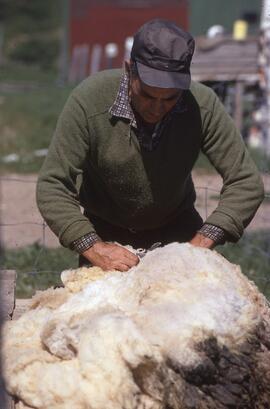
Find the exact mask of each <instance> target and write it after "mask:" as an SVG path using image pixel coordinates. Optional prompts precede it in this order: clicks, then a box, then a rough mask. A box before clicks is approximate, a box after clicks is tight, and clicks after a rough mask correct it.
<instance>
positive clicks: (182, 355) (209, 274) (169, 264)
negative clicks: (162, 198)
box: [3, 243, 268, 409]
mask: <svg viewBox="0 0 270 409" xmlns="http://www.w3.org/2000/svg"><path fill="white" fill-rule="evenodd" d="M62 281H63V283H64V285H65V288H63V289H56V290H53V289H50V290H47V291H44V292H40V293H38V294H37V295H36V296H35V297H34V299H33V303H32V308H31V309H30V310H29V311H28V312H26V313H25V314H24V315H23V316H22V317H21V318H20V319H18V320H17V321H13V322H10V323H7V324H6V326H5V330H4V354H3V355H4V367H5V370H4V372H5V374H4V375H5V380H6V385H7V389H8V391H9V392H10V393H11V394H13V395H16V396H17V397H18V398H19V399H20V400H21V401H22V402H23V403H24V405H26V407H28V406H29V407H31V408H38V409H71V408H72V409H137V408H141V409H143V408H145V409H150V408H151V409H161V408H167V407H170V408H180V409H181V408H189V407H190V408H193V407H194V408H195V407H198V408H199V407H200V408H202V407H204V406H196V405H195V406H194V405H193V406H192V405H191V404H190V406H187V404H186V402H187V396H186V394H187V391H188V385H191V384H192V382H193V381H192V373H191V372H190V371H189V369H190V368H193V370H194V368H195V369H196V368H200V365H201V367H203V368H205V361H207V359H208V361H210V358H207V353H206V349H205V350H204V349H203V347H202V346H203V345H206V343H207V342H210V341H211V342H212V345H214V347H213V348H214V349H215V350H219V351H224V350H226V351H238V350H239V348H241V345H244V344H245V342H246V340H247V339H248V338H249V335H250V334H252V333H253V332H254V331H255V329H256V327H257V326H258V325H259V323H260V320H261V317H262V314H263V311H268V307H267V302H266V300H265V299H264V297H263V296H262V295H261V294H260V293H259V292H258V290H257V289H256V287H255V286H254V285H253V284H252V283H251V282H250V281H248V279H247V278H245V277H244V276H243V275H242V273H241V271H240V268H239V267H238V266H235V265H232V264H231V263H229V262H228V261H227V260H226V259H224V258H223V257H222V256H220V255H219V254H218V253H216V252H215V251H210V250H207V249H202V248H197V247H194V246H191V245H190V244H178V243H172V244H169V245H167V246H165V247H163V248H158V249H156V250H153V251H151V252H148V253H147V254H146V256H145V257H144V258H142V259H141V261H140V263H139V264H138V265H137V266H136V267H134V268H132V269H130V270H129V271H128V272H127V273H126V272H125V273H120V272H117V271H111V272H103V271H102V270H101V269H99V268H97V267H92V268H82V269H78V270H69V271H64V272H63V273H62ZM209 340H210V341H209ZM200 346H201V347H200ZM213 348H212V350H213ZM231 353H233V352H231ZM206 358H207V359H206ZM211 359H212V358H211ZM213 359H214V358H213ZM208 366H209V365H208ZM210 367H211V365H210ZM210 369H211V368H210ZM210 369H209V371H210ZM209 373H210V375H211V371H210V372H209ZM176 374H177V379H176ZM194 374H195V375H196V374H197V375H198V373H196V370H195V372H194ZM197 375H196V376H197ZM210 375H209V376H210ZM201 376H204V375H203V374H202V375H201ZM197 378H198V376H197ZM196 382H197V384H196ZM196 382H195V381H194V385H193V386H192V388H193V389H192V390H193V392H192V396H193V398H194V396H197V395H198V393H201V395H198V396H202V394H203V390H201V391H200V390H199V389H198V385H199V381H198V380H197V381H196ZM172 388H177V394H178V398H177V399H178V400H177V402H176V401H175V399H174V398H173V393H172ZM194 388H196V391H197V392H196V391H195V389H194ZM198 391H199V392H198ZM195 392H196V393H197V395H196V394H195ZM193 398H192V397H190V399H189V401H192V399H193ZM207 399H208V398H207ZM209 399H210V398H209ZM211 399H214V397H213V396H212V398H211ZM209 402H210V400H209ZM210 403H211V402H210ZM210 403H209V406H205V407H212V406H211V405H210ZM213 407H214V406H213ZM215 407H217V408H218V407H227V406H218V404H216V406H215ZM228 407H234V406H228ZM237 407H238V406H237ZM239 407H240V406H239ZM246 407H249V406H246ZM254 407H255V406H254Z"/></svg>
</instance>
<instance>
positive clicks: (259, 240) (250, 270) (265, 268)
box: [217, 230, 270, 300]
mask: <svg viewBox="0 0 270 409" xmlns="http://www.w3.org/2000/svg"><path fill="white" fill-rule="evenodd" d="M217 250H218V251H219V252H220V253H221V254H222V255H224V257H226V258H227V259H228V260H229V261H230V262H232V263H234V264H239V265H240V266H241V268H242V272H243V273H244V274H245V275H246V276H247V277H248V278H249V279H251V280H252V281H254V282H255V283H256V285H257V286H258V288H259V289H260V291H261V292H262V293H263V294H264V295H265V296H266V297H267V298H268V299H269V300H270V231H269V230H268V231H259V232H255V233H246V234H245V235H244V236H243V238H242V239H241V240H240V241H239V242H238V243H237V244H232V243H227V244H225V245H224V246H220V247H218V248H217Z"/></svg>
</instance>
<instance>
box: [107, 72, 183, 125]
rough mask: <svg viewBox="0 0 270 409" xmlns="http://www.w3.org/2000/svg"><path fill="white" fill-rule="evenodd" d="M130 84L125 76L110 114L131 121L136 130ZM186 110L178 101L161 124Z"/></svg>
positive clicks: (124, 75) (180, 101) (181, 102)
mask: <svg viewBox="0 0 270 409" xmlns="http://www.w3.org/2000/svg"><path fill="white" fill-rule="evenodd" d="M128 83H129V79H128V75H127V74H123V75H122V77H121V80H120V85H119V89H118V94H117V96H116V99H115V101H114V103H113V105H112V106H111V107H110V109H109V112H110V114H111V115H113V116H116V117H119V118H125V119H129V120H130V124H131V125H132V126H133V127H134V128H138V127H137V122H136V118H135V115H134V113H133V110H132V108H131V106H130V103H129V97H128V85H129V84H128ZM185 110H186V108H185V106H184V104H183V100H182V98H181V99H179V100H178V101H177V103H176V104H175V106H174V107H173V109H172V110H171V111H170V112H169V113H168V114H167V115H166V117H165V118H164V119H163V120H162V121H161V122H164V121H165V120H166V122H167V120H168V119H170V118H171V116H172V114H174V113H176V112H183V111H185Z"/></svg>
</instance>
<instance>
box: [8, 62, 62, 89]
mask: <svg viewBox="0 0 270 409" xmlns="http://www.w3.org/2000/svg"><path fill="white" fill-rule="evenodd" d="M57 75H58V73H57V71H56V70H54V69H46V70H45V69H42V68H40V67H39V66H37V65H33V64H22V63H18V62H16V63H14V62H9V63H8V64H4V65H2V66H1V70H0V83H1V82H7V83H12V84H16V83H18V84H21V83H36V84H43V85H46V84H52V83H53V82H55V81H56V80H57Z"/></svg>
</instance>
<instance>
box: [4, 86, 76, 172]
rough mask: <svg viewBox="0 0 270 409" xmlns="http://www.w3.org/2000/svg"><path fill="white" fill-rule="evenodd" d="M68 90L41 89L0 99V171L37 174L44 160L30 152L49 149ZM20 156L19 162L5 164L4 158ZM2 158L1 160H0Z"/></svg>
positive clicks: (56, 88) (68, 88)
mask: <svg viewBox="0 0 270 409" xmlns="http://www.w3.org/2000/svg"><path fill="white" fill-rule="evenodd" d="M70 91H71V88H70V87H66V88H59V87H54V86H50V87H46V88H45V87H44V88H39V89H37V90H34V91H28V92H26V93H23V94H22V93H18V94H6V95H3V94H2V95H1V96H0V108H1V117H0V135H1V137H0V152H1V154H0V155H1V156H0V170H1V171H2V172H18V173H32V172H38V171H39V169H40V166H41V164H42V162H43V159H44V158H40V157H35V156H34V155H33V152H34V151H35V150H39V149H45V148H48V146H49V144H50V140H51V138H52V135H53V132H54V129H55V126H56V122H57V118H58V116H59V113H60V112H61V110H62V108H63V106H64V103H65V101H66V99H67V97H68V95H69V93H70ZM13 153H15V154H17V155H19V161H16V162H10V163H4V162H3V157H5V156H7V155H10V154H13ZM1 158H2V160H1Z"/></svg>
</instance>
